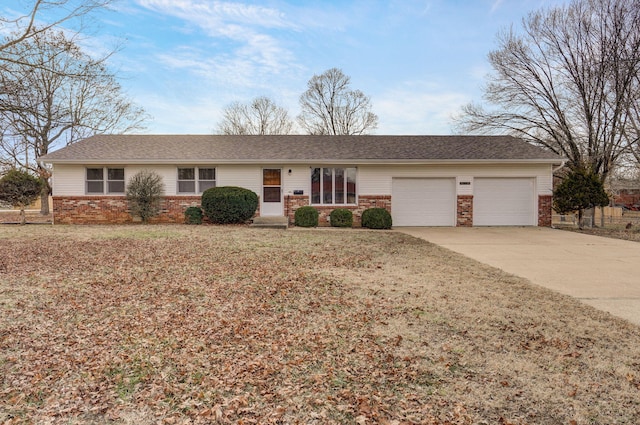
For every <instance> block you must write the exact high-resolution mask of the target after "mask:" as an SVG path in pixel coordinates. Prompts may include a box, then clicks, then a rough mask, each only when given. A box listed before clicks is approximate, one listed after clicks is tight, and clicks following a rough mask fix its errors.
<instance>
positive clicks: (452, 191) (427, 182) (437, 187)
mask: <svg viewBox="0 0 640 425" xmlns="http://www.w3.org/2000/svg"><path fill="white" fill-rule="evenodd" d="M391 213H392V218H393V225H394V226H455V224H456V222H455V220H456V181H455V179H447V178H435V179H422V178H421V179H403V178H394V179H393V181H392V188H391Z"/></svg>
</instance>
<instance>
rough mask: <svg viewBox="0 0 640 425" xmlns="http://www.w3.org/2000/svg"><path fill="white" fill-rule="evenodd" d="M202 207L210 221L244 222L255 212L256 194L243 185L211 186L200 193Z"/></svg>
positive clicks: (256, 205)
mask: <svg viewBox="0 0 640 425" xmlns="http://www.w3.org/2000/svg"><path fill="white" fill-rule="evenodd" d="M202 209H203V210H204V214H205V215H206V216H207V217H208V218H209V221H211V222H212V223H217V224H230V223H244V222H245V221H247V220H249V219H250V218H251V217H253V215H254V214H255V213H256V210H257V209H258V195H256V194H255V193H254V192H253V191H251V190H249V189H245V188H243V187H236V186H221V187H212V188H211V189H207V190H205V191H204V192H203V193H202Z"/></svg>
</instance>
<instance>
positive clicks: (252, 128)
mask: <svg viewBox="0 0 640 425" xmlns="http://www.w3.org/2000/svg"><path fill="white" fill-rule="evenodd" d="M292 128H293V121H292V120H291V119H290V118H289V113H288V112H287V110H286V109H284V108H282V107H280V106H278V105H276V104H275V102H273V101H272V100H271V99H269V98H268V97H266V96H261V97H256V98H255V99H253V100H252V101H251V103H249V104H243V103H240V102H234V103H232V104H230V105H229V106H227V107H226V108H225V109H224V112H223V118H222V121H221V122H220V123H219V124H218V132H219V133H220V134H253V135H264V134H291V130H292Z"/></svg>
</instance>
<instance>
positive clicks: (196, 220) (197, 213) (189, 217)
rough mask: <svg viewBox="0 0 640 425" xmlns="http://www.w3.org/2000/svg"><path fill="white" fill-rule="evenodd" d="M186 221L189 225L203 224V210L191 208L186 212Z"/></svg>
mask: <svg viewBox="0 0 640 425" xmlns="http://www.w3.org/2000/svg"><path fill="white" fill-rule="evenodd" d="M184 221H185V223H187V224H202V208H200V207H189V208H187V209H186V210H185V211H184Z"/></svg>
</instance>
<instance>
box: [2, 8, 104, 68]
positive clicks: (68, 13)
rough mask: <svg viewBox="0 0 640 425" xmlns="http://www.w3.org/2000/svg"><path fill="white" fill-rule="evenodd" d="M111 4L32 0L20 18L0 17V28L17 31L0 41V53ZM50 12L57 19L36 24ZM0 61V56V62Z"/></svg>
mask: <svg viewBox="0 0 640 425" xmlns="http://www.w3.org/2000/svg"><path fill="white" fill-rule="evenodd" d="M111 2H112V0H32V1H31V2H30V4H31V6H30V7H29V9H28V11H27V12H26V13H25V14H23V15H22V16H19V17H17V18H14V19H9V18H4V17H0V28H8V29H9V30H10V31H13V30H16V31H17V32H14V33H13V35H12V36H11V37H8V38H6V39H4V40H2V41H0V52H2V51H4V50H5V49H7V48H10V47H12V46H15V45H16V44H18V43H21V42H23V41H25V40H27V39H29V38H32V37H35V36H37V35H38V34H40V33H42V32H47V31H49V30H50V29H52V28H55V27H57V26H59V25H60V24H62V23H63V22H67V21H70V20H73V19H76V18H80V17H83V16H86V15H88V14H89V13H90V12H92V11H93V10H95V9H99V8H104V7H106V6H107V5H109V4H110V3H111ZM50 10H54V11H56V12H57V13H56V16H57V18H56V19H54V20H53V21H52V22H49V23H47V24H45V25H42V23H39V25H38V24H36V21H37V20H38V17H39V16H40V15H41V14H42V13H43V12H45V11H50ZM11 27H15V28H11ZM2 59H3V57H2V55H0V60H2Z"/></svg>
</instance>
